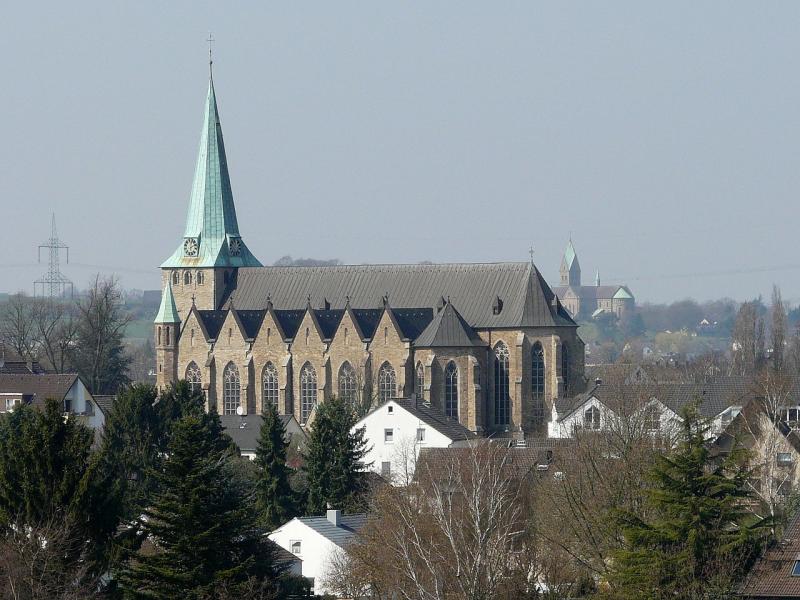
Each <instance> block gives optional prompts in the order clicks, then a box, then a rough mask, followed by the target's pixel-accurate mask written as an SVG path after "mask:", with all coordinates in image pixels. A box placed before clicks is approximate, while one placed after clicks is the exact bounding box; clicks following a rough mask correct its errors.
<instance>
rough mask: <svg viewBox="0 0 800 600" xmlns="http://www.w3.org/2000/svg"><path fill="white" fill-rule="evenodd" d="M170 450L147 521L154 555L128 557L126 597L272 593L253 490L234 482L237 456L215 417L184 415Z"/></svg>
mask: <svg viewBox="0 0 800 600" xmlns="http://www.w3.org/2000/svg"><path fill="white" fill-rule="evenodd" d="M167 450H168V452H167V454H166V455H165V456H164V457H163V458H162V459H161V462H162V464H161V465H160V467H159V470H158V471H157V474H156V476H155V477H156V480H157V488H158V490H157V492H156V494H155V496H154V497H153V499H152V502H151V505H150V508H148V509H147V510H146V511H145V513H144V514H145V517H146V519H144V520H143V523H142V527H143V528H144V531H145V533H146V534H147V535H148V537H149V538H150V539H151V540H152V542H153V544H154V546H155V552H152V553H151V552H146V553H145V552H141V551H140V552H138V553H137V554H135V555H134V556H133V557H132V558H131V561H130V563H129V566H128V568H127V569H126V571H125V572H124V573H123V575H122V577H121V579H120V583H121V586H122V588H123V590H124V593H125V595H126V597H129V598H154V599H167V598H197V599H199V598H213V597H239V595H240V594H241V593H242V590H243V589H244V588H245V587H247V589H248V590H251V589H252V586H253V585H256V586H257V587H258V588H259V589H260V590H262V591H264V592H265V593H266V592H269V591H270V590H272V589H273V588H274V583H273V579H274V577H275V576H276V572H275V570H274V568H273V560H272V550H271V549H270V546H269V544H268V542H266V541H265V538H264V537H263V535H262V534H263V531H261V530H259V529H257V528H256V527H255V510H254V507H253V506H252V502H250V501H248V498H250V497H251V496H252V489H251V488H250V487H248V485H247V482H244V481H242V480H241V479H238V478H236V477H235V476H234V469H233V468H232V459H235V458H236V456H235V452H234V451H233V450H232V447H231V444H230V439H229V438H227V436H225V435H223V434H222V427H221V425H220V422H219V417H218V416H217V415H216V413H214V412H212V413H208V414H206V413H204V412H202V410H196V411H192V412H189V413H187V414H185V415H183V416H182V417H181V418H180V419H179V420H177V421H176V422H175V423H174V424H173V425H172V428H171V435H170V442H169V445H168V448H167ZM223 590H224V594H223Z"/></svg>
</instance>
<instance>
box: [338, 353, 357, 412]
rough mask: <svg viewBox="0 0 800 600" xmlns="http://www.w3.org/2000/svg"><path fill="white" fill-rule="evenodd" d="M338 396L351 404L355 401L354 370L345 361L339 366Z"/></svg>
mask: <svg viewBox="0 0 800 600" xmlns="http://www.w3.org/2000/svg"><path fill="white" fill-rule="evenodd" d="M339 398H341V399H342V400H345V401H346V402H349V403H351V404H352V403H353V402H355V401H356V372H355V370H353V367H352V366H351V365H350V363H349V362H346V361H345V362H344V363H342V366H341V367H340V368H339Z"/></svg>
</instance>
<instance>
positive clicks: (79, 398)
mask: <svg viewBox="0 0 800 600" xmlns="http://www.w3.org/2000/svg"><path fill="white" fill-rule="evenodd" d="M65 399H67V400H69V401H70V406H71V411H72V413H73V414H75V415H79V416H80V418H81V420H82V421H83V423H84V424H85V425H86V426H88V427H91V428H92V429H95V430H100V429H102V428H103V426H104V425H105V423H106V417H105V415H104V414H103V411H102V410H100V407H99V406H97V404H96V403H95V401H94V400H93V399H92V395H91V394H90V393H89V390H87V389H86V386H85V385H83V382H82V381H81V380H80V379H76V380H75V383H74V384H72V387H71V388H70V389H69V391H68V392H67V395H66V396H65ZM87 409H88V410H87Z"/></svg>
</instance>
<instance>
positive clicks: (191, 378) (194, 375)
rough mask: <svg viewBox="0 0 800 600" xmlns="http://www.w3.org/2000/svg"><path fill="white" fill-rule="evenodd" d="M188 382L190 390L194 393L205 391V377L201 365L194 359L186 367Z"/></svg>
mask: <svg viewBox="0 0 800 600" xmlns="http://www.w3.org/2000/svg"><path fill="white" fill-rule="evenodd" d="M186 383H188V384H189V391H190V392H191V393H192V394H200V393H202V392H203V379H202V377H201V373H200V367H198V366H197V363H195V362H194V361H192V362H190V363H189V366H187V367H186Z"/></svg>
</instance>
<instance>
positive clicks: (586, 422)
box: [583, 406, 600, 431]
mask: <svg viewBox="0 0 800 600" xmlns="http://www.w3.org/2000/svg"><path fill="white" fill-rule="evenodd" d="M583 427H584V428H585V429H592V430H594V431H597V430H598V429H600V409H598V408H597V407H596V406H590V407H589V408H587V409H586V410H585V411H584V412H583Z"/></svg>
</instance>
